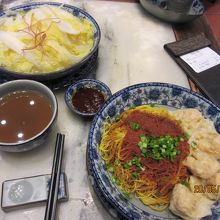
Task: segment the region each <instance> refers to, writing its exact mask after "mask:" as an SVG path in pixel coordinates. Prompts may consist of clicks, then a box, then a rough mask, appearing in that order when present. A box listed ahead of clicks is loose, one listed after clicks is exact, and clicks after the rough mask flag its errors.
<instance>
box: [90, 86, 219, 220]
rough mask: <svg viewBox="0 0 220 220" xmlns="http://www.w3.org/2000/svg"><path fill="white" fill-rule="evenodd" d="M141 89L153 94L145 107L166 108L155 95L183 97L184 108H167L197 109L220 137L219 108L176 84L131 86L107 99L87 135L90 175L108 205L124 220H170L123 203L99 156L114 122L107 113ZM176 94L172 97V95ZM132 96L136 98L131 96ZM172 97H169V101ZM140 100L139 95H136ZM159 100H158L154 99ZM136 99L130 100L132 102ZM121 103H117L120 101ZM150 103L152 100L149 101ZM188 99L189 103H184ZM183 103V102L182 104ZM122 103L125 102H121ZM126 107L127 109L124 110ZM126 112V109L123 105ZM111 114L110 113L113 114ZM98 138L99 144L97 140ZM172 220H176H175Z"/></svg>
mask: <svg viewBox="0 0 220 220" xmlns="http://www.w3.org/2000/svg"><path fill="white" fill-rule="evenodd" d="M138 89H148V90H149V91H153V92H152V97H151V100H148V102H147V103H143V104H162V105H164V104H163V102H162V101H163V100H161V99H160V98H158V97H159V96H160V95H159V96H157V95H155V94H156V93H157V92H156V91H159V93H160V94H162V93H164V94H165V95H167V97H168V98H170V97H171V98H174V99H175V98H176V99H179V98H180V97H181V95H182V96H183V97H182V98H184V99H183V100H184V102H185V103H184V104H183V103H181V102H179V103H178V102H176V103H177V104H172V100H171V102H170V101H168V102H167V104H165V105H167V106H168V107H174V108H192V107H194V108H197V109H199V110H200V111H201V112H202V113H203V115H204V116H205V117H206V118H209V119H210V120H212V121H213V122H214V123H215V126H216V130H217V131H218V132H219V133H220V108H218V107H217V106H216V105H214V104H213V103H212V102H211V101H209V100H207V99H206V98H204V97H203V96H201V95H199V94H198V93H196V92H193V91H191V90H189V89H187V88H184V87H181V86H178V85H174V84H168V83H158V82H152V83H140V84H136V85H132V86H128V87H126V88H124V89H122V90H120V91H118V92H116V93H115V94H113V95H112V97H111V98H110V99H108V100H107V101H106V102H105V103H104V105H103V106H102V108H101V109H100V110H99V111H98V113H97V114H96V116H95V117H94V119H93V121H92V124H91V126H90V131H89V135H88V146H87V147H88V161H89V169H90V171H91V174H92V176H93V178H94V179H95V181H96V182H97V184H98V186H99V189H100V190H101V192H102V194H103V195H104V196H105V198H106V199H107V200H108V201H109V203H110V204H111V205H113V206H114V208H115V209H116V210H117V211H118V212H119V213H120V214H122V215H123V216H125V217H126V218H128V219H137V220H138V219H149V220H150V219H152V220H162V219H167V218H164V217H161V216H159V215H158V216H157V215H155V214H152V213H149V212H146V211H145V210H142V209H140V208H139V207H137V206H135V205H133V204H131V203H130V202H129V201H128V202H124V201H123V200H122V197H123V196H122V194H121V193H120V192H119V190H118V189H117V186H116V185H114V184H113V183H112V182H111V180H110V176H109V174H108V172H107V171H106V169H105V168H104V161H103V160H102V159H101V157H100V155H99V153H98V149H97V147H98V142H100V140H101V131H100V129H101V127H102V125H103V121H104V120H105V119H106V117H110V118H114V117H113V116H112V115H111V116H110V115H108V114H107V112H108V111H109V110H110V109H111V107H112V106H113V107H118V105H120V104H119V102H117V101H118V100H119V99H120V96H122V95H123V94H126V93H129V92H130V93H132V92H134V91H136V92H137V91H138ZM167 91H168V92H169V94H166V92H167ZM172 93H173V94H172ZM132 95H133V94H132ZM169 95H170V97H169ZM137 96H138V95H137ZM156 96H157V98H158V99H156V98H155V97H156ZM132 98H134V96H133V97H131V99H132ZM117 99H118V100H117ZM147 99H149V97H148V98H147ZM185 99H186V100H185ZM183 100H182V102H183ZM122 103H123V101H122ZM124 107H125V106H124ZM122 108H123V105H122ZM110 113H111V111H110ZM96 136H97V137H98V139H99V140H98V141H96V140H95V139H96V138H97V137H96ZM214 215H215V216H217V218H215V219H218V218H220V202H219V201H217V202H216V203H215V205H214V207H213V208H212V217H213V216H214ZM172 219H173V218H172Z"/></svg>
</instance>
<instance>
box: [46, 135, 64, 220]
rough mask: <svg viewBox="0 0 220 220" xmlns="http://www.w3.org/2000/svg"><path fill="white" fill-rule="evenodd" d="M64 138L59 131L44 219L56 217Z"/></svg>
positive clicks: (51, 219) (49, 219)
mask: <svg viewBox="0 0 220 220" xmlns="http://www.w3.org/2000/svg"><path fill="white" fill-rule="evenodd" d="M64 139H65V135H63V134H60V133H58V134H57V138H56V144H55V151H54V158H53V167H52V173H51V185H50V189H49V194H48V199H47V204H46V211H45V217H44V220H54V219H55V218H56V205H57V196H58V189H59V179H60V171H61V165H62V156H63V148H64Z"/></svg>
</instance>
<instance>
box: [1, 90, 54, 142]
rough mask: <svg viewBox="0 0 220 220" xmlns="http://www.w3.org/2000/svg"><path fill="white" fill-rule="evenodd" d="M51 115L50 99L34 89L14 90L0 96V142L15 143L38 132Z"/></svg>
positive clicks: (45, 124) (46, 123)
mask: <svg viewBox="0 0 220 220" xmlns="http://www.w3.org/2000/svg"><path fill="white" fill-rule="evenodd" d="M52 115H53V111H52V106H51V103H50V101H49V100H48V98H47V97H45V96H44V95H41V94H40V93H38V92H35V91H16V92H12V93H9V94H7V95H5V96H3V97H1V98H0V142H4V143H17V142H23V141H25V140H27V139H30V138H32V137H33V136H35V135H37V134H38V133H40V132H41V131H42V130H43V129H44V128H45V127H46V126H47V125H48V123H49V122H50V120H51V118H52Z"/></svg>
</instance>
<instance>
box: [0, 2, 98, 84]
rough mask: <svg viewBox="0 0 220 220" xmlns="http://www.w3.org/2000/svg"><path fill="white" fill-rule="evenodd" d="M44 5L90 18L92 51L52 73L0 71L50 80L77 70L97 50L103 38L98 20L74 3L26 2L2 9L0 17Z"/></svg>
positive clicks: (19, 76) (20, 76)
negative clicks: (92, 39) (92, 40)
mask: <svg viewBox="0 0 220 220" xmlns="http://www.w3.org/2000/svg"><path fill="white" fill-rule="evenodd" d="M42 5H49V6H56V7H60V8H61V9H63V10H65V11H67V12H69V13H71V14H76V16H77V15H80V17H83V18H85V19H87V20H89V21H90V22H91V23H92V24H93V28H94V45H93V48H92V49H91V51H90V53H89V54H87V56H85V57H84V58H83V59H82V60H81V61H80V62H78V63H76V64H74V65H71V66H69V67H67V68H64V69H62V70H58V71H55V72H50V73H33V74H31V73H20V72H13V71H10V70H7V69H3V68H0V72H1V71H3V72H5V73H7V74H9V75H12V76H15V77H18V78H23V77H25V78H28V79H33V80H34V79H36V80H44V79H46V80H49V79H55V78H60V77H62V76H64V75H67V72H70V71H74V70H77V69H78V68H79V67H80V66H82V65H83V64H84V63H85V62H87V61H88V59H89V58H90V57H91V56H92V55H93V54H94V53H95V52H96V51H97V49H98V46H99V42H100V39H101V30H100V27H99V25H98V23H97V22H96V20H95V19H94V18H93V17H92V16H91V15H90V14H88V13H87V12H85V11H84V10H82V9H80V8H77V7H75V6H73V5H69V4H65V3H60V2H31V3H26V4H22V5H18V6H14V7H12V8H9V9H7V10H3V11H0V18H1V17H2V16H4V15H13V14H14V13H16V12H19V11H26V10H31V9H33V8H37V7H40V6H42Z"/></svg>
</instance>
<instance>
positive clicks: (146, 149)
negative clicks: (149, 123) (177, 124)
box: [136, 134, 181, 165]
mask: <svg viewBox="0 0 220 220" xmlns="http://www.w3.org/2000/svg"><path fill="white" fill-rule="evenodd" d="M139 137H140V141H139V142H138V147H139V148H140V150H141V155H142V156H143V157H151V158H153V159H155V160H161V159H169V160H174V159H175V158H176V156H177V155H179V154H180V151H179V150H177V149H176V148H177V147H178V146H179V142H180V141H181V137H171V136H169V135H165V136H160V137H154V136H146V135H144V134H141V135H140V136H139ZM136 165H137V164H136Z"/></svg>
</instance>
